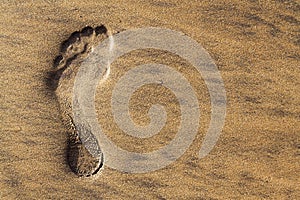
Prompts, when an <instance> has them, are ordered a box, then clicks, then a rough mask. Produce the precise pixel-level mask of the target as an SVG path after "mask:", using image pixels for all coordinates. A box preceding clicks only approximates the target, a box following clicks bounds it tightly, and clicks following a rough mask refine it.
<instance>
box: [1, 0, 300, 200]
mask: <svg viewBox="0 0 300 200" xmlns="http://www.w3.org/2000/svg"><path fill="white" fill-rule="evenodd" d="M0 18H1V23H0V28H1V31H0V45H1V46H0V76H1V82H0V106H1V107H0V134H1V135H0V144H1V148H0V197H1V199H102V198H103V199H300V192H299V191H300V188H299V179H300V175H299V174H300V157H299V156H300V150H299V149H300V137H299V136H300V92H299V88H300V78H299V77H300V67H299V65H300V53H299V52H300V2H299V1H296V0H292V1H281V0H276V1H256V0H248V1H237V0H234V1H230V2H227V1H221V0H216V1H193V0H189V1H179V0H178V1H176V0H172V1H171V0H170V1H158V0H157V1H144V0H140V1H116V0H110V1H100V0H99V1H87V0H86V1H63V0H41V1H27V3H23V2H19V1H6V0H5V1H1V3H0ZM100 24H105V25H106V26H107V27H108V29H109V30H111V32H112V33H117V32H121V31H124V30H128V29H132V28H140V27H148V26H155V27H162V28H169V29H173V30H176V31H181V32H183V33H184V34H185V35H187V36H189V37H191V38H193V39H194V40H196V41H197V42H198V43H200V44H201V45H202V46H203V47H204V48H205V49H206V50H207V51H208V52H209V53H210V55H211V56H212V58H213V59H214V60H215V63H216V65H217V66H218V68H219V71H220V73H221V75H222V78H223V81H224V84H225V88H226V92H227V113H226V123H225V126H224V128H223V131H222V134H221V136H220V138H219V140H218V143H217V145H216V146H215V148H214V149H213V151H211V153H210V154H209V155H208V156H207V157H205V158H204V159H201V160H199V159H198V151H199V148H200V147H201V142H202V141H203V137H204V135H205V132H206V130H207V127H208V122H209V114H210V107H209V105H210V104H209V97H208V92H207V88H206V87H205V84H204V82H203V80H202V78H201V76H200V75H194V74H195V73H193V72H194V71H193V68H192V66H189V67H187V68H184V69H186V70H182V71H180V69H181V68H180V66H188V63H186V62H185V61H184V60H182V59H180V58H178V57H176V56H174V55H172V54H168V53H166V52H156V54H155V52H152V51H141V52H132V53H131V54H128V55H126V57H123V58H121V59H120V60H118V61H116V62H115V63H114V64H113V65H112V69H113V72H115V73H112V75H111V77H110V78H109V80H108V81H107V82H106V83H105V84H104V85H102V86H101V87H99V88H98V90H97V91H98V92H97V96H96V108H97V114H98V119H99V122H100V123H103V124H105V125H104V129H105V130H106V132H107V135H108V136H109V137H110V138H111V139H112V140H113V141H114V142H116V143H117V144H118V145H120V146H121V147H122V148H125V149H128V150H130V151H138V152H144V151H150V150H155V149H158V148H160V147H161V146H163V145H164V144H166V143H168V141H169V140H170V139H172V137H174V134H175V132H176V129H177V127H178V123H179V122H178V118H179V116H178V113H177V112H175V111H178V105H176V99H175V98H174V95H172V93H171V92H170V91H168V90H165V89H164V88H161V87H159V86H155V85H152V86H151V85H150V86H148V87H144V88H141V90H138V91H137V92H136V93H135V95H134V96H133V97H132V98H133V101H132V102H131V104H132V106H131V109H132V116H133V118H134V119H136V120H137V121H138V123H140V124H147V122H148V121H147V118H146V117H145V107H147V106H148V104H149V102H150V103H153V102H156V101H159V102H163V103H164V104H165V105H167V106H169V107H170V109H173V110H175V111H173V112H171V111H170V116H171V118H172V119H173V118H174V120H173V121H172V120H171V121H168V122H169V124H168V123H167V125H166V126H167V127H166V128H165V129H163V130H162V133H161V134H159V135H157V136H155V137H154V138H150V139H146V140H145V141H142V140H139V139H134V138H132V137H129V136H127V135H124V134H123V133H122V132H121V131H120V130H119V129H118V127H117V126H116V124H115V123H114V122H113V118H112V116H111V114H110V112H109V111H110V107H109V101H110V95H111V89H112V87H113V86H112V85H113V83H115V81H117V79H118V78H119V77H121V75H122V74H123V73H124V72H125V71H126V70H128V69H129V68H130V67H132V64H135V65H138V64H141V63H144V62H149V61H152V62H153V61H156V62H163V63H164V64H167V65H169V66H172V67H174V68H175V69H178V71H180V72H181V73H183V74H185V75H186V77H187V79H188V80H189V81H190V82H191V85H192V86H195V85H200V86H199V87H198V93H197V94H198V96H197V97H198V99H199V101H200V107H201V113H202V117H201V120H200V121H201V127H200V129H199V132H198V134H197V136H196V138H195V140H194V142H193V143H192V145H191V146H190V148H189V149H188V150H187V151H186V153H185V154H184V155H183V156H182V157H180V158H179V159H178V160H177V161H176V162H174V163H173V164H171V165H169V166H167V167H166V168H163V169H160V170H158V171H155V172H151V173H147V174H128V173H123V172H119V171H117V170H114V169H111V168H109V167H105V168H104V169H103V170H102V172H101V174H99V176H97V177H92V178H78V177H77V176H76V175H75V174H74V173H73V172H72V171H71V170H70V168H69V166H68V164H67V161H66V149H67V134H66V130H65V127H64V125H63V123H62V118H61V113H60V110H59V103H58V102H57V99H56V98H55V95H54V92H53V90H51V89H49V87H48V86H47V81H46V80H47V76H48V75H47V74H48V72H49V71H51V70H52V67H53V59H54V58H55V56H56V55H58V53H59V47H60V44H61V42H62V41H64V40H66V39H67V38H68V37H69V35H70V34H71V33H72V32H74V31H76V30H80V29H82V28H83V27H85V26H87V25H90V26H93V27H95V26H98V25H100ZM119 66H122V68H120V67H119ZM145 92H149V93H154V94H155V95H153V96H152V97H153V98H152V97H151V98H148V99H146V100H147V101H146V102H145V101H142V100H144V98H143V96H144V95H145V94H146V93H145ZM160 92H161V93H160ZM160 94H164V95H160ZM157 99H158V100H157ZM105 105H106V106H105ZM172 113H173V114H174V116H172V115H171V114H172ZM139 116H142V117H141V118H139ZM130 142H131V143H130ZM130 144H135V145H130Z"/></svg>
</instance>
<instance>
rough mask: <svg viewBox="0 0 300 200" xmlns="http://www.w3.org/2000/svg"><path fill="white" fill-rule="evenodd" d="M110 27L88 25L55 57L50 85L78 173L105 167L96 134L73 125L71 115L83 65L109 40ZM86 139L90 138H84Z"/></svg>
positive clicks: (92, 171)
mask: <svg viewBox="0 0 300 200" xmlns="http://www.w3.org/2000/svg"><path fill="white" fill-rule="evenodd" d="M107 37H108V35H107V29H106V27H105V26H103V25H101V26H98V27H96V28H92V27H90V26H87V27H85V28H83V29H82V30H81V31H80V32H79V31H75V32H74V33H72V34H71V36H70V37H69V38H68V39H67V40H66V41H64V42H63V43H62V44H61V49H60V55H59V56H57V57H56V59H55V60H54V67H55V71H54V72H52V73H51V85H52V87H53V88H54V89H55V94H56V97H57V99H58V102H59V106H60V111H61V114H62V119H63V123H64V125H65V127H66V130H67V133H68V136H69V141H68V153H67V159H68V163H69V165H70V168H71V169H72V171H73V172H74V173H76V174H77V175H79V176H91V175H94V174H96V173H97V172H98V171H99V170H100V169H101V167H102V166H103V154H102V151H101V149H100V147H99V144H98V141H97V139H96V137H95V136H94V135H93V134H92V133H91V132H90V131H88V130H86V129H84V128H83V127H81V126H79V125H76V124H74V122H73V116H72V92H73V84H74V80H75V76H76V73H77V72H78V69H79V67H80V64H81V63H82V62H83V61H84V60H85V59H87V58H88V56H89V55H90V53H91V52H92V51H93V47H95V46H97V45H98V44H99V43H100V42H101V41H103V40H104V39H106V38H107ZM83 138H88V139H86V140H85V141H83Z"/></svg>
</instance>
